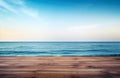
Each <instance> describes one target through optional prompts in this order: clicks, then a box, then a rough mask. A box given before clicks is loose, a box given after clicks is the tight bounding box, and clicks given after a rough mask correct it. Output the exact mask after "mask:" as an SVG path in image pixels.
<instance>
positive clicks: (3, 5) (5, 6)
mask: <svg viewBox="0 0 120 78" xmlns="http://www.w3.org/2000/svg"><path fill="white" fill-rule="evenodd" d="M0 6H1V7H3V8H5V9H7V10H9V11H11V12H13V13H16V14H17V13H18V12H17V11H16V10H15V9H14V8H13V7H12V6H10V5H9V4H8V3H7V2H5V0H0Z"/></svg>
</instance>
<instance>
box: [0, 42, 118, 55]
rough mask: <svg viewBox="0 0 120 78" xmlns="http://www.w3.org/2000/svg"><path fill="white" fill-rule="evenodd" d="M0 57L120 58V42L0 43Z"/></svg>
mask: <svg viewBox="0 0 120 78" xmlns="http://www.w3.org/2000/svg"><path fill="white" fill-rule="evenodd" d="M0 56H120V42H0Z"/></svg>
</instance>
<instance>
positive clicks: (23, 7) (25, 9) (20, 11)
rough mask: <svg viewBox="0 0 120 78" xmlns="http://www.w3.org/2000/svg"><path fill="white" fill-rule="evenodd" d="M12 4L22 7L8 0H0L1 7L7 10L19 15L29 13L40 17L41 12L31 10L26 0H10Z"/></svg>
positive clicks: (33, 16)
mask: <svg viewBox="0 0 120 78" xmlns="http://www.w3.org/2000/svg"><path fill="white" fill-rule="evenodd" d="M10 2H11V3H12V4H16V5H19V6H20V7H19V8H18V7H16V6H14V5H12V4H10V3H9V2H8V1H6V0H0V7H3V8H5V9H6V10H7V11H10V12H12V13H15V14H17V15H27V16H30V17H32V18H35V19H39V13H38V12H37V11H34V10H31V9H29V8H28V6H26V5H25V2H24V0H10Z"/></svg>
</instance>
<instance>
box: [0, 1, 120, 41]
mask: <svg viewBox="0 0 120 78" xmlns="http://www.w3.org/2000/svg"><path fill="white" fill-rule="evenodd" d="M0 41H120V0H0Z"/></svg>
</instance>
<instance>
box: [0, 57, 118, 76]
mask: <svg viewBox="0 0 120 78" xmlns="http://www.w3.org/2000/svg"><path fill="white" fill-rule="evenodd" d="M0 78H120V57H119V56H115V57H114V56H111V57H37V56H33V57H32V56H30V57H29V56H27V57H26V56H16V57H0Z"/></svg>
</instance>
